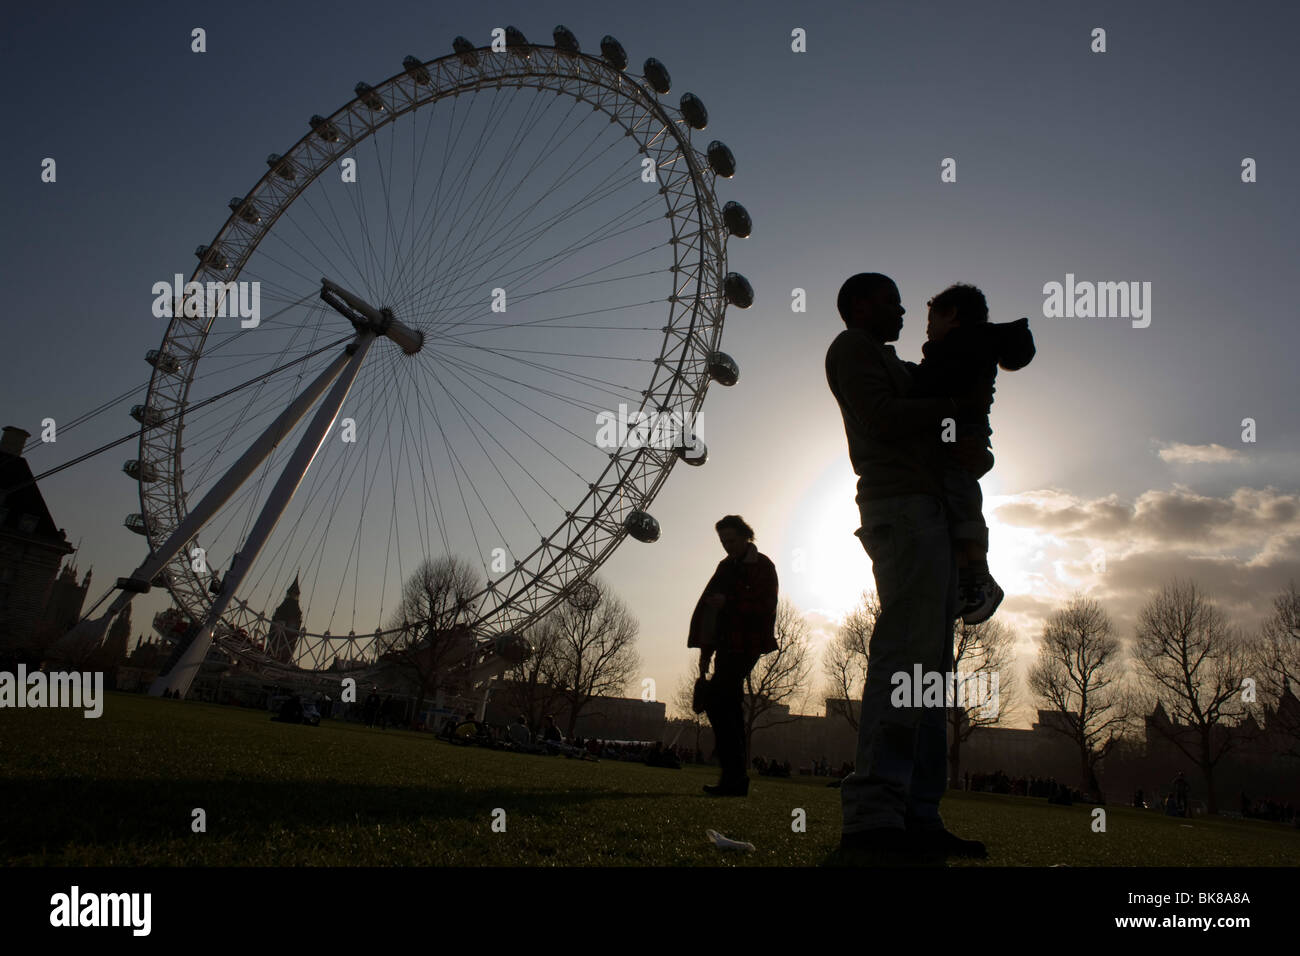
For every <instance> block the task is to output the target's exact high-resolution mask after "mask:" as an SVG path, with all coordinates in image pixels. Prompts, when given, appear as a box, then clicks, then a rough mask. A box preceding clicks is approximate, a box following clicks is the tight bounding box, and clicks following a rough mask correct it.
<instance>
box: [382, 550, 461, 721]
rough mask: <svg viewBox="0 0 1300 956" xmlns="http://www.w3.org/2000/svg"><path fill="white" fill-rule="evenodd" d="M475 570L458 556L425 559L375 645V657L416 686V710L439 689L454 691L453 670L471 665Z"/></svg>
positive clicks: (408, 582)
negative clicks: (392, 665) (396, 667)
mask: <svg viewBox="0 0 1300 956" xmlns="http://www.w3.org/2000/svg"><path fill="white" fill-rule="evenodd" d="M481 589H482V588H481V585H480V583H479V576H478V572H476V571H475V570H474V568H473V567H471V566H470V565H469V564H467V563H466V562H465V561H463V560H461V559H460V558H457V557H454V556H444V557H439V558H425V559H424V560H423V561H422V562H420V565H419V567H417V568H416V569H415V570H414V571H413V572H411V576H410V577H408V578H407V579H406V583H405V584H404V585H403V587H402V599H401V601H400V602H399V603H398V606H397V610H396V611H394V612H393V615H392V617H390V619H389V623H388V628H389V629H390V631H392V632H393V633H389V634H385V635H384V637H383V639H382V641H381V642H380V656H381V659H382V658H387V659H389V660H392V661H394V662H396V663H397V664H398V665H399V667H400V668H401V669H402V670H403V671H405V672H406V673H408V674H409V675H410V676H411V677H412V678H413V680H414V683H415V684H416V687H417V697H416V703H415V712H416V713H417V714H418V713H419V712H420V708H421V707H422V706H423V705H424V699H425V697H426V696H428V695H430V694H435V695H436V694H437V692H438V691H439V690H454V689H455V688H456V686H457V685H456V682H455V677H454V672H455V669H456V668H458V667H461V666H464V665H466V664H468V663H470V662H471V660H472V657H473V654H474V650H475V645H476V641H475V637H474V633H473V631H471V630H470V627H469V623H470V621H472V620H473V619H474V612H475V606H474V600H473V599H474V595H475V594H477V593H479V591H480V590H481Z"/></svg>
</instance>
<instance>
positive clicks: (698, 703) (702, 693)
mask: <svg viewBox="0 0 1300 956" xmlns="http://www.w3.org/2000/svg"><path fill="white" fill-rule="evenodd" d="M708 708H709V679H708V678H707V677H697V678H695V692H694V693H693V694H691V710H693V711H695V713H697V714H702V713H704V711H706V710H708Z"/></svg>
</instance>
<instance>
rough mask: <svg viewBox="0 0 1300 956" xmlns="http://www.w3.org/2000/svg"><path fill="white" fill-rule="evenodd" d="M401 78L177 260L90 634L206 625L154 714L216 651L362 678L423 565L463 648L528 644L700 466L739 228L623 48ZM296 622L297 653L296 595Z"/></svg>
mask: <svg viewBox="0 0 1300 956" xmlns="http://www.w3.org/2000/svg"><path fill="white" fill-rule="evenodd" d="M494 33H495V34H496V35H495V36H494V38H493V42H492V44H490V45H488V46H482V47H476V46H475V45H474V44H473V43H472V42H470V41H469V40H466V39H465V38H464V37H457V38H456V40H455V42H454V43H453V52H452V53H451V54H449V55H447V56H443V57H439V58H436V59H433V60H429V61H423V60H420V59H418V58H416V57H407V58H406V59H405V60H404V61H403V68H402V70H401V71H400V72H398V73H396V74H395V75H394V76H392V77H390V78H388V79H387V80H385V81H383V82H382V83H378V84H376V85H374V86H370V85H368V84H366V83H358V84H357V86H356V88H355V96H354V97H353V98H352V99H350V100H349V101H348V102H346V103H345V104H344V105H343V106H342V107H340V108H339V109H338V110H336V111H335V112H333V113H331V114H329V115H327V116H325V115H316V116H312V117H311V119H310V121H309V124H308V126H309V129H308V131H307V132H306V133H305V134H304V135H303V136H302V138H301V139H299V140H298V141H297V142H296V143H295V144H294V145H293V146H292V147H290V148H289V149H288V150H287V151H286V152H284V153H282V154H272V155H271V156H269V157H268V159H267V167H268V168H267V171H266V173H265V174H264V175H263V176H262V178H261V179H260V180H259V181H258V182H257V183H256V184H255V185H254V186H253V188H252V189H251V190H249V191H248V192H247V193H245V194H243V195H242V196H239V197H236V198H235V199H233V200H231V202H230V204H229V208H230V214H229V216H228V218H227V219H226V220H225V222H224V224H223V225H222V226H221V228H220V229H219V230H218V231H217V233H216V235H215V236H214V237H213V238H212V239H211V240H210V241H208V242H207V243H206V244H205V245H202V246H199V248H198V249H197V251H196V255H197V257H198V265H197V267H196V268H195V270H194V272H193V273H192V275H191V276H190V277H189V279H188V281H187V282H186V283H184V284H182V282H181V281H180V280H181V276H179V275H178V276H177V277H176V280H177V281H176V286H177V288H176V290H175V291H176V294H175V295H172V294H170V293H169V294H167V295H165V296H164V297H163V298H165V299H166V300H167V302H168V304H169V305H170V306H171V312H172V315H171V317H170V321H169V322H168V324H167V329H166V332H165V334H164V335H163V338H162V342H161V344H160V345H159V346H158V348H156V349H153V350H151V351H150V352H149V353H148V355H147V356H146V358H147V361H148V362H149V364H150V365H152V366H153V369H154V371H153V373H152V377H151V381H150V384H149V389H148V395H147V398H146V400H145V402H144V403H142V404H141V405H138V406H136V407H135V408H134V409H133V410H132V415H133V416H134V417H135V418H136V419H137V420H138V421H139V422H140V425H141V428H140V442H139V453H138V456H137V457H136V458H134V459H132V460H131V461H129V462H127V463H126V466H125V469H124V470H125V471H126V472H127V473H128V474H129V475H130V476H131V477H132V478H134V479H135V480H136V481H137V482H138V483H139V493H140V511H139V513H137V514H133V515H130V516H129V517H128V518H127V522H126V523H127V526H128V527H129V528H131V529H132V530H134V531H136V532H137V533H139V534H141V535H143V536H144V537H146V538H147V540H148V544H149V548H150V557H149V558H148V559H147V560H146V561H144V562H143V563H142V564H141V565H140V567H139V568H138V569H137V570H136V572H135V573H134V574H132V575H131V576H129V577H126V578H120V579H119V580H118V586H119V587H120V588H121V589H122V590H121V593H120V594H119V595H117V597H116V599H115V600H114V602H113V603H112V604H111V605H110V607H109V609H108V611H107V612H106V613H105V614H104V616H103V617H102V618H101V619H100V621H99V622H98V627H99V628H100V629H101V630H102V629H104V628H106V627H107V624H108V622H109V621H110V620H111V619H112V618H113V617H114V616H115V615H116V614H117V613H118V612H119V611H120V610H121V609H122V608H123V607H125V605H126V603H128V602H129V601H130V600H131V599H132V597H133V596H134V595H135V594H137V593H142V592H144V591H147V590H149V589H150V587H152V586H165V587H166V588H167V589H168V590H169V591H170V593H171V595H172V597H173V599H174V600H175V602H176V604H177V605H178V606H179V608H180V610H181V611H182V612H183V614H184V615H185V616H186V617H188V618H189V620H190V621H192V622H194V624H196V625H198V624H201V625H202V626H201V627H200V628H199V629H198V630H197V632H196V633H195V634H194V637H193V640H192V641H191V643H190V644H189V645H188V647H187V648H186V649H184V651H183V654H181V655H180V656H179V659H178V660H177V661H176V662H175V663H174V666H173V667H172V669H171V671H170V673H169V674H168V675H164V676H163V677H162V678H160V679H159V680H160V684H158V685H156V686H155V688H154V692H155V693H161V692H162V689H163V687H164V686H165V687H167V688H170V689H173V690H175V689H178V688H179V689H180V691H181V693H184V692H185V690H186V689H187V688H188V686H189V683H190V680H191V679H192V677H193V675H194V673H195V672H196V671H197V669H198V666H199V664H200V662H201V661H202V660H203V657H204V655H205V654H206V652H207V650H208V648H209V646H210V643H211V642H212V641H213V640H215V641H216V642H217V643H219V644H220V645H221V646H222V648H223V649H224V650H226V651H228V652H231V653H233V654H236V655H241V656H243V657H244V658H245V659H247V660H252V661H260V662H261V663H263V664H265V665H267V666H279V667H289V668H294V669H300V670H315V671H319V670H320V669H322V668H325V667H329V666H331V665H333V666H334V667H335V668H338V667H339V666H350V665H355V666H364V665H365V664H367V663H368V662H374V661H375V660H376V658H377V656H378V655H379V654H381V653H382V651H383V649H384V647H385V646H386V645H387V642H388V640H389V639H390V637H391V636H392V635H393V634H395V633H397V632H400V631H402V630H403V629H405V628H409V627H410V625H411V624H412V622H411V621H410V620H409V617H408V616H404V615H408V614H409V612H408V611H407V610H406V609H405V608H404V605H403V584H404V582H405V581H406V580H407V579H408V578H409V577H410V575H411V574H412V572H414V571H415V570H416V569H417V568H418V567H419V566H420V564H421V562H422V561H424V560H426V559H429V558H431V557H436V556H455V557H457V558H458V559H459V560H461V561H463V562H464V563H465V565H466V566H468V567H470V568H472V569H473V571H474V574H475V581H476V591H475V593H474V595H473V600H472V605H473V609H474V611H473V616H472V620H471V622H470V623H471V626H472V629H473V631H474V633H475V634H476V635H479V636H481V637H488V638H493V637H495V638H497V639H498V640H499V639H500V637H501V636H502V635H512V634H518V633H519V632H521V631H522V630H524V629H526V628H527V627H528V626H529V624H531V623H532V622H534V621H536V620H537V619H538V618H539V617H540V616H542V615H544V614H546V613H547V612H548V610H550V609H551V608H552V607H553V606H555V604H556V603H557V602H559V601H562V600H564V599H565V598H566V597H571V596H572V595H573V594H574V593H575V589H583V588H584V587H585V586H586V582H588V581H589V579H590V577H591V575H592V574H593V573H594V572H595V570H596V569H597V568H598V567H599V566H600V565H601V563H602V562H604V561H605V560H606V559H607V558H608V557H609V556H610V555H611V554H612V552H613V551H614V549H615V548H616V547H617V546H618V545H619V544H620V543H621V542H622V541H623V539H624V538H625V537H626V536H628V535H631V536H632V537H634V538H636V539H638V540H640V541H643V542H651V541H654V540H656V539H657V538H658V536H659V533H660V530H659V524H658V522H657V521H656V520H655V518H654V517H652V516H651V514H650V511H649V507H650V504H651V502H652V501H653V500H654V497H655V495H656V494H657V493H658V491H659V489H660V488H661V487H662V485H663V483H664V481H665V480H666V479H667V477H668V474H669V472H671V470H672V468H673V466H674V464H676V463H677V462H678V461H685V462H686V463H688V464H692V465H699V464H703V462H704V460H705V458H706V457H707V451H706V449H705V445H704V442H703V433H704V429H703V427H702V416H701V414H700V412H701V407H702V404H703V402H704V398H705V393H706V391H707V389H708V386H709V384H710V383H711V382H717V383H719V384H721V385H732V384H734V383H735V382H736V380H737V377H738V374H739V369H738V366H737V364H736V363H735V361H734V360H733V359H732V358H731V357H730V356H728V355H727V354H726V353H724V352H722V351H721V349H720V345H721V338H722V329H723V319H724V314H725V311H726V307H727V306H728V305H733V306H736V307H739V308H747V307H749V305H750V304H751V303H752V301H753V289H752V287H751V286H750V284H749V282H748V281H747V280H746V279H745V278H744V277H743V276H741V275H739V274H737V273H734V272H728V271H727V268H726V243H727V240H728V238H729V237H741V238H743V237H745V236H748V235H749V233H750V229H751V223H750V218H749V215H748V213H747V212H746V210H745V209H744V207H743V206H741V205H740V204H738V203H735V202H728V203H726V204H725V205H724V206H720V205H719V202H718V200H717V198H716V197H715V194H714V185H715V181H716V179H717V178H718V177H722V178H727V179H729V178H731V176H732V175H733V174H734V172H735V160H734V157H733V155H732V153H731V151H730V150H729V149H728V148H727V147H726V146H725V145H724V144H723V143H721V142H719V141H716V140H714V141H712V142H710V143H709V144H708V145H707V146H705V147H704V148H703V149H702V150H701V149H700V148H698V147H697V146H696V145H695V142H694V141H693V137H694V136H695V134H696V133H698V132H699V131H701V130H704V129H705V128H706V126H707V123H708V114H707V111H706V110H705V107H704V104H703V102H702V101H701V100H700V98H699V97H697V96H695V95H694V94H692V93H689V92H688V93H685V94H683V95H682V96H681V97H680V98H678V99H677V101H676V104H675V105H673V103H672V102H671V100H670V97H669V94H670V92H671V80H670V77H669V74H668V71H667V69H666V68H665V67H664V65H663V64H662V63H660V62H659V61H657V60H655V59H653V58H651V59H648V60H646V61H645V64H644V67H643V72H642V74H641V75H634V74H632V73H629V72H628V70H627V66H628V57H627V54H626V53H625V51H624V49H623V47H622V46H621V45H620V44H619V42H618V41H617V40H615V39H614V38H613V37H609V36H606V37H605V38H604V39H603V40H602V41H601V43H600V54H599V55H594V54H590V53H585V52H583V51H582V50H581V48H580V46H579V43H578V41H577V39H576V38H575V37H574V35H573V33H572V32H571V31H569V30H567V29H566V28H564V27H562V26H561V27H557V28H556V29H555V31H554V45H552V46H542V45H538V44H533V43H529V42H528V41H527V39H526V38H525V37H524V36H523V34H522V33H521V32H520V31H519V30H517V29H515V28H514V27H508V28H505V29H504V30H501V31H494ZM290 586H292V587H293V588H295V592H294V593H295V595H296V596H298V600H299V601H300V602H301V604H300V610H301V616H300V623H298V624H297V626H296V627H294V628H293V629H291V630H290V631H289V632H288V633H287V634H286V633H285V631H284V627H283V620H280V621H279V622H278V623H277V621H276V620H275V614H276V609H277V607H278V606H279V605H280V604H281V601H282V599H283V598H284V595H285V592H286V589H287V588H289V587H290Z"/></svg>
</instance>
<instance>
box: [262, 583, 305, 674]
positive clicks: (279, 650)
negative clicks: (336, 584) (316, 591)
mask: <svg viewBox="0 0 1300 956" xmlns="http://www.w3.org/2000/svg"><path fill="white" fill-rule="evenodd" d="M301 594H302V591H301V589H300V588H299V587H298V578H297V577H296V576H295V577H294V579H293V584H291V585H289V589H288V590H287V591H285V592H284V600H283V601H281V602H280V606H279V607H278V608H276V609H275V613H274V614H273V615H271V629H270V631H269V632H268V633H267V635H266V653H267V654H269V655H270V656H271V657H273V658H275V659H276V660H277V661H279V662H280V663H281V664H292V663H293V660H294V654H295V653H296V652H297V650H298V637H299V635H300V634H301V633H302V607H301V606H300V605H299V604H298V597H299V595H301Z"/></svg>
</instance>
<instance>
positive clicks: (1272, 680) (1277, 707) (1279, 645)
mask: <svg viewBox="0 0 1300 956" xmlns="http://www.w3.org/2000/svg"><path fill="white" fill-rule="evenodd" d="M1256 649H1257V653H1256V655H1255V660H1254V662H1253V665H1252V667H1251V671H1252V672H1253V673H1257V674H1259V675H1260V683H1262V684H1263V690H1264V693H1265V695H1266V696H1267V698H1268V699H1270V700H1271V701H1272V702H1273V704H1274V711H1273V714H1272V718H1271V719H1272V722H1273V727H1275V728H1276V729H1278V730H1280V731H1281V732H1282V733H1283V734H1285V735H1286V736H1287V737H1289V738H1290V742H1289V745H1288V747H1287V749H1286V751H1285V754H1286V755H1287V756H1290V757H1300V714H1297V713H1296V711H1295V708H1294V705H1292V706H1290V707H1288V706H1285V705H1284V703H1283V701H1284V700H1285V698H1286V696H1287V694H1288V693H1290V694H1292V695H1294V694H1295V693H1296V692H1297V690H1300V591H1298V590H1296V584H1295V582H1294V581H1292V582H1291V583H1290V584H1289V585H1288V586H1287V588H1286V590H1284V591H1282V592H1281V593H1280V594H1278V595H1277V597H1275V598H1274V599H1273V613H1272V615H1270V616H1269V618H1268V619H1267V620H1266V621H1265V622H1264V625H1263V627H1262V628H1261V629H1260V635H1259V640H1258V642H1257V643H1256Z"/></svg>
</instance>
